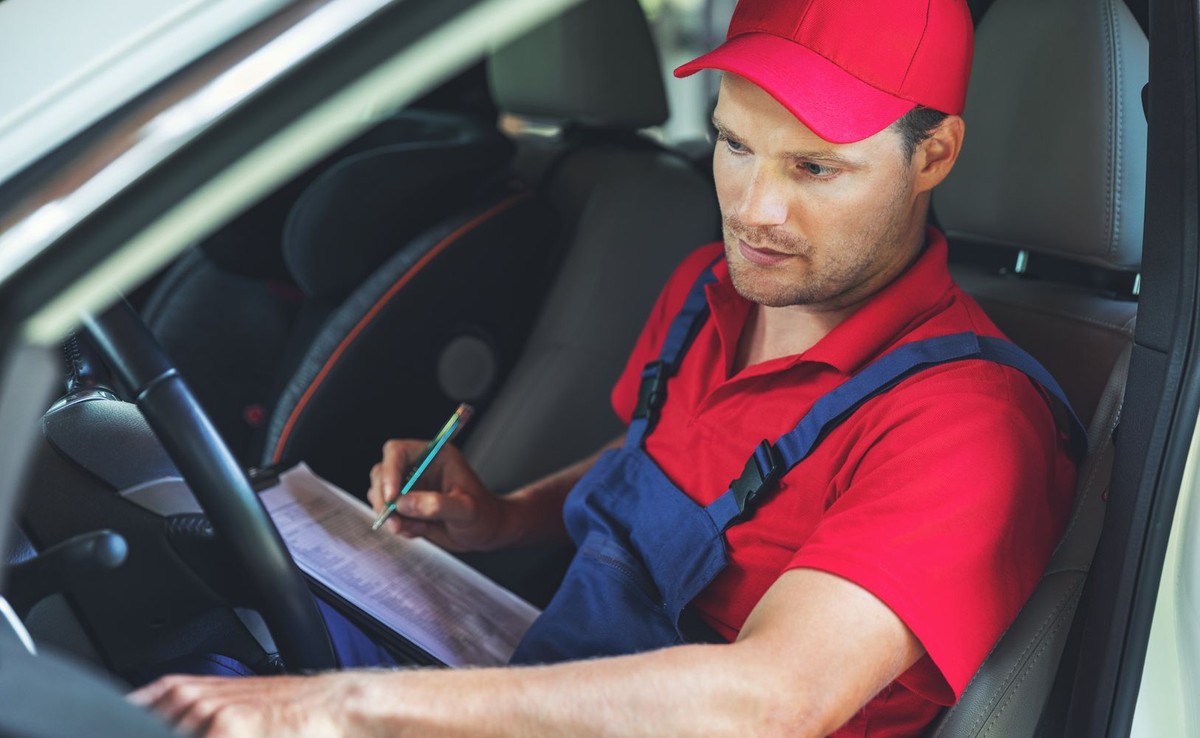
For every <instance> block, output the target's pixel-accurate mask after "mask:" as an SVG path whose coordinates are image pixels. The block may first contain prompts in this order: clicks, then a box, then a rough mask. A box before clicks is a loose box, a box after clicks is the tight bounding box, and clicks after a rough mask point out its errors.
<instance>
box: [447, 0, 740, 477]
mask: <svg viewBox="0 0 1200 738" xmlns="http://www.w3.org/2000/svg"><path fill="white" fill-rule="evenodd" d="M614 39H620V50H619V53H614V46H613V44H614ZM661 75H662V71H661V69H660V67H659V64H658V55H657V51H656V49H655V47H654V43H653V40H652V38H651V35H650V31H649V27H648V26H647V23H646V19H645V16H644V15H643V12H642V10H641V7H640V6H639V4H638V3H637V2H636V0H589V1H588V2H584V3H582V4H580V5H578V6H576V7H575V8H573V9H572V10H570V11H568V12H567V13H564V14H563V15H562V16H560V17H558V18H556V19H554V20H552V21H551V22H549V23H547V24H545V25H543V26H542V27H540V28H537V29H535V30H533V31H532V32H530V33H529V34H527V35H526V36H524V37H522V38H520V39H518V40H517V41H515V42H513V43H512V44H510V45H509V46H507V47H505V48H502V49H500V50H498V51H497V52H495V53H494V54H493V56H492V58H491V60H490V63H489V76H490V79H491V83H492V90H493V95H494V97H495V99H496V103H497V105H498V106H499V107H500V109H501V110H503V111H506V112H507V113H509V114H515V115H517V116H521V117H525V118H532V119H538V120H542V121H550V122H553V123H554V124H556V125H557V126H559V127H560V128H561V130H562V134H561V135H559V136H558V137H556V138H554V139H551V140H544V139H543V140H538V139H536V138H532V137H531V138H527V139H524V140H521V141H519V145H521V146H522V150H521V151H519V153H518V160H519V161H520V160H522V159H523V160H524V161H525V162H527V163H528V164H529V165H530V166H533V167H537V166H539V164H538V163H539V162H541V163H545V162H550V163H549V165H548V166H546V167H544V170H545V174H543V175H542V184H541V186H542V189H543V191H544V192H546V193H547V196H548V197H549V199H550V201H551V204H552V205H553V206H554V208H555V209H556V211H557V212H558V213H559V214H560V216H561V218H562V221H563V228H564V258H563V263H562V266H561V268H560V270H559V273H558V275H557V277H556V279H555V282H554V286H553V288H552V290H551V292H550V294H549V296H548V299H547V301H546V304H545V305H544V306H543V308H542V311H541V314H540V316H539V318H538V322H537V324H536V326H535V328H534V331H533V333H532V335H531V337H530V340H529V343H528V345H527V346H526V348H525V351H524V352H523V353H522V355H521V358H520V361H519V362H518V364H517V367H516V368H515V369H514V371H513V373H512V376H511V378H510V379H509V381H508V382H507V384H506V385H505V387H504V389H503V391H502V393H501V395H500V396H499V397H498V398H497V400H496V403H495V404H494V406H493V408H492V411H491V413H490V414H489V415H488V416H486V417H485V418H484V419H483V421H482V422H481V423H480V425H479V427H478V428H477V429H476V432H475V435H474V436H472V438H471V439H470V442H469V443H468V444H467V445H466V449H465V450H466V452H467V454H468V456H469V458H470V459H471V461H472V463H473V464H474V465H475V467H476V469H477V470H478V471H479V472H480V474H481V476H482V477H483V478H484V479H485V480H486V481H487V482H488V483H489V484H490V485H491V486H492V489H495V490H497V491H507V490H511V489H512V488H514V487H516V486H517V485H519V484H521V483H523V482H527V481H529V480H531V479H534V478H537V477H539V476H541V475H543V474H546V473H548V472H551V471H553V470H555V469H558V468H561V467H562V466H564V465H566V464H568V463H571V462H573V461H577V460H578V459H580V458H583V457H584V456H586V455H588V454H589V453H592V452H593V451H595V450H596V449H597V448H599V447H600V446H601V445H603V444H604V443H605V442H606V441H608V440H611V439H612V438H614V437H615V436H616V435H617V434H618V433H620V432H621V429H622V424H621V423H620V421H619V420H618V419H617V417H616V416H615V414H614V413H613V411H612V409H611V406H610V404H609V391H610V389H611V387H612V385H613V384H614V383H615V381H616V379H617V376H618V375H619V374H620V371H621V369H622V368H623V366H624V362H625V359H626V357H627V356H628V354H629V351H630V349H632V347H633V343H634V341H635V340H636V338H637V335H638V332H639V330H640V329H641V326H642V325H643V323H644V322H645V320H646V317H647V316H648V315H649V313H650V308H651V307H652V305H653V303H654V299H655V297H656V296H657V294H658V290H659V289H661V287H662V285H663V284H665V283H666V280H667V277H668V276H669V275H670V273H671V271H672V270H673V269H674V267H675V266H676V265H678V263H679V262H680V261H681V260H682V259H683V257H684V256H685V255H686V254H687V253H689V252H690V251H691V250H693V249H695V248H697V247H699V246H700V245H702V244H704V243H706V242H711V241H713V240H714V239H716V238H718V237H719V233H720V232H719V222H720V221H719V216H718V214H717V212H718V211H717V204H716V196H715V193H714V191H713V188H712V184H711V182H710V181H708V179H707V177H706V176H705V175H704V174H703V173H702V172H700V171H698V170H697V169H696V168H695V167H694V166H693V165H692V163H691V162H690V161H689V160H687V159H686V158H685V157H683V156H681V155H679V154H677V153H674V152H672V151H670V150H668V149H665V148H664V147H661V146H659V145H657V144H655V143H653V142H652V141H651V140H649V139H646V138H641V137H638V136H637V134H636V132H637V131H638V129H642V128H646V127H650V126H656V125H660V124H661V123H663V121H665V120H666V117H667V103H666V98H665V94H664V90H663V83H662V76H661Z"/></svg>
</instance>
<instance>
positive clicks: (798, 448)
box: [710, 333, 1087, 527]
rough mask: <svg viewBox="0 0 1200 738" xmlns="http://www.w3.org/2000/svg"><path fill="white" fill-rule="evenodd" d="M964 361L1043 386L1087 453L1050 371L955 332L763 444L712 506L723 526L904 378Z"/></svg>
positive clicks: (1075, 445) (818, 405) (897, 360)
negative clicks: (1014, 373)
mask: <svg viewBox="0 0 1200 738" xmlns="http://www.w3.org/2000/svg"><path fill="white" fill-rule="evenodd" d="M963 359H984V360H987V361H992V362H995V363H997V364H1002V365H1004V366H1009V367H1012V368H1013V369H1016V370H1018V371H1020V372H1022V373H1024V374H1025V375H1026V376H1028V377H1029V378H1030V379H1032V380H1033V381H1035V382H1037V383H1038V384H1039V385H1041V386H1042V387H1043V388H1044V389H1045V390H1046V391H1047V392H1048V393H1049V394H1050V395H1051V396H1052V397H1054V398H1055V399H1056V400H1057V401H1058V402H1059V403H1061V405H1062V406H1063V408H1064V409H1065V410H1066V415H1067V423H1068V425H1069V428H1068V429H1067V430H1068V432H1069V433H1070V451H1071V455H1072V456H1073V457H1074V458H1075V459H1076V461H1079V460H1081V459H1082V458H1083V457H1084V455H1085V454H1086V453H1087V431H1086V430H1084V427H1083V424H1082V423H1081V422H1080V421H1079V418H1078V417H1077V416H1076V415H1075V412H1074V411H1073V410H1072V409H1071V403H1070V401H1068V400H1067V396H1066V394H1065V393H1064V392H1063V390H1062V388H1061V387H1060V386H1059V385H1058V382H1056V381H1054V378H1053V377H1052V376H1051V375H1050V372H1048V371H1046V369H1045V367H1043V366H1042V365H1041V364H1039V363H1038V361H1037V359H1034V358H1033V357H1032V356H1030V355H1029V354H1028V353H1026V352H1025V351H1024V350H1022V349H1021V348H1019V347H1018V346H1017V345H1016V344H1014V343H1012V342H1010V341H1006V340H1004V339H1000V338H990V337H987V336H978V335H976V334H974V333H955V334H952V335H948V336H938V337H935V338H927V339H924V340H921V341H914V342H912V343H906V344H904V345H902V346H898V347H896V348H895V349H893V350H891V351H889V352H888V353H887V354H884V355H883V356H881V357H880V358H878V359H876V360H875V361H874V362H872V363H871V364H869V365H868V366H867V367H866V368H865V369H863V370H862V371H860V372H859V373H858V374H855V375H854V376H853V377H851V378H850V379H848V380H846V381H845V382H843V383H842V384H840V385H838V387H837V388H836V389H834V390H832V391H830V392H829V393H828V394H826V395H824V396H823V397H821V398H820V399H818V400H817V401H816V402H815V403H814V404H813V406H812V407H811V408H810V409H809V411H808V412H807V413H806V414H805V415H804V417H803V418H801V419H800V422H799V423H798V424H797V425H796V427H795V428H794V429H793V430H791V431H790V432H788V433H787V434H785V435H784V436H782V437H781V438H780V439H779V440H778V441H776V442H775V443H774V444H772V443H769V442H767V441H765V440H764V441H763V442H762V443H760V444H759V446H758V448H756V449H755V451H754V454H753V455H752V456H751V457H750V459H749V460H747V462H746V466H745V468H744V469H743V471H742V475H741V476H740V477H739V478H738V479H736V480H734V481H733V483H732V484H731V485H730V489H729V491H728V492H727V493H726V494H724V495H722V496H721V497H719V498H718V499H717V500H716V501H715V502H714V503H713V505H712V506H710V507H711V508H713V509H712V510H711V513H712V514H713V516H714V519H718V518H719V519H720V520H721V521H723V522H719V525H721V526H722V527H724V526H727V525H728V524H730V523H731V522H733V521H734V520H737V519H739V518H741V517H743V516H744V514H745V512H746V510H747V508H750V507H752V506H753V505H754V503H755V501H756V500H757V499H758V498H760V497H761V496H762V495H763V494H764V492H766V491H767V490H769V489H771V488H773V487H774V485H775V483H776V482H778V481H779V478H780V477H782V476H783V475H784V474H786V473H787V472H788V471H789V470H791V468H792V467H794V466H796V465H797V464H799V463H800V462H801V461H803V460H804V459H806V458H808V455H809V454H811V453H812V451H813V449H814V448H816V446H817V444H818V443H820V442H821V439H823V438H824V437H825V436H826V435H828V434H829V432H830V431H831V430H833V429H834V428H835V427H837V426H838V425H839V424H840V423H841V422H842V421H843V420H845V419H846V418H848V417H850V415H851V414H853V413H854V411H855V410H857V409H858V408H859V407H860V406H861V405H862V404H863V403H865V402H866V401H867V400H870V399H871V398H873V397H875V396H877V395H880V394H882V393H884V392H886V391H887V390H889V389H891V388H892V387H893V386H895V385H896V384H897V383H899V382H900V381H901V380H903V379H905V378H907V377H910V376H912V375H914V374H916V373H918V372H921V371H924V370H925V369H928V368H930V367H934V366H938V365H940V364H945V363H947V362H951V361H961V360H963Z"/></svg>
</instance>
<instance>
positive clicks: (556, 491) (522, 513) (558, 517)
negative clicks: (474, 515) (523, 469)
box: [497, 438, 623, 548]
mask: <svg viewBox="0 0 1200 738" xmlns="http://www.w3.org/2000/svg"><path fill="white" fill-rule="evenodd" d="M622 440H623V439H621V438H617V439H614V440H613V441H610V442H609V443H607V444H605V445H604V446H603V447H602V448H601V449H600V450H599V451H597V452H596V453H594V454H592V455H591V456H589V457H587V458H586V459H583V460H581V461H578V462H576V463H574V464H572V465H571V466H568V467H566V468H564V469H560V470H559V471H557V472H554V473H553V474H550V475H548V476H546V477H543V478H541V479H539V480H537V481H536V482H533V483H532V484H529V485H526V486H524V487H522V488H520V489H518V490H516V491H515V492H513V493H511V494H509V495H506V496H505V497H504V498H502V499H503V500H504V507H503V520H502V522H501V534H500V535H499V536H498V538H497V541H498V545H497V548H504V547H510V546H528V545H536V544H538V543H546V542H550V541H556V540H563V539H565V538H566V529H565V528H564V526H563V517H562V509H563V502H564V500H566V497H567V494H568V493H569V492H570V491H571V489H573V488H574V487H575V484H576V483H577V482H578V481H579V480H580V479H582V478H583V475H584V474H586V473H587V472H588V470H589V469H591V468H592V466H593V465H594V464H595V463H596V459H598V458H599V457H600V455H601V454H602V453H604V452H605V451H607V450H608V449H610V448H613V447H615V446H619V445H620V444H621V442H622Z"/></svg>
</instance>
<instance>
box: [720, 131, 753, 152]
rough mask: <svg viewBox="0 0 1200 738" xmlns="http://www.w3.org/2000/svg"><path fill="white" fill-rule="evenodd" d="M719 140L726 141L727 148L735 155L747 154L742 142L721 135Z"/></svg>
mask: <svg viewBox="0 0 1200 738" xmlns="http://www.w3.org/2000/svg"><path fill="white" fill-rule="evenodd" d="M717 140H718V141H724V142H725V146H726V147H728V148H729V150H730V151H732V152H733V153H735V154H744V153H745V152H746V147H745V146H744V145H742V142H741V141H735V140H733V139H732V138H730V137H729V136H726V135H724V134H720V135H718V136H717Z"/></svg>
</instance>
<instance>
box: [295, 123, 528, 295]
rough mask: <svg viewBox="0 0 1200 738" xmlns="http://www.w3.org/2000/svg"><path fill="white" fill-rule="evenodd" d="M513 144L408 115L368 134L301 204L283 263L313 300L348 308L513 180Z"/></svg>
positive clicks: (476, 128)
mask: <svg viewBox="0 0 1200 738" xmlns="http://www.w3.org/2000/svg"><path fill="white" fill-rule="evenodd" d="M513 150H514V149H513V145H512V143H511V142H510V141H509V140H508V139H507V138H505V137H504V136H503V135H501V134H500V133H499V132H498V131H496V129H495V128H494V127H490V126H485V125H482V124H480V123H478V122H477V121H473V120H470V119H467V118H463V117H461V116H454V115H451V114H445V113H433V112H422V111H406V112H404V113H402V114H399V115H397V116H396V117H394V118H392V119H390V120H388V121H386V122H385V123H383V124H381V125H380V126H378V127H377V128H376V129H375V130H373V131H371V132H370V134H368V135H366V136H363V137H362V138H361V139H359V141H357V142H356V145H355V146H354V148H353V149H347V150H344V151H343V152H341V156H339V157H337V158H336V159H334V161H333V162H332V163H331V164H330V165H329V166H328V167H327V168H325V169H324V171H322V172H321V173H320V174H319V175H318V176H317V177H316V178H315V179H314V180H313V181H312V182H311V184H309V185H308V186H307V188H306V189H305V190H304V192H303V193H301V195H300V196H299V197H298V198H297V199H296V202H295V204H294V205H292V208H291V211H290V212H289V213H288V217H287V221H286V224H285V226H284V232H283V258H284V262H285V263H286V264H287V267H288V270H289V272H290V273H291V276H292V279H293V280H295V282H296V284H297V285H298V286H299V287H300V288H301V289H302V290H303V291H304V292H305V294H307V295H308V296H309V297H311V298H315V299H319V300H326V301H333V302H338V301H340V300H342V299H344V298H345V297H346V295H348V294H349V293H350V291H351V290H353V289H354V288H356V287H357V286H358V285H359V284H360V283H361V282H362V281H363V280H364V279H366V277H367V276H368V275H369V274H370V273H371V272H372V271H374V270H375V268H376V267H378V266H379V265H380V264H381V263H383V261H384V260H386V259H387V258H388V257H389V256H391V255H392V254H393V253H395V252H396V251H397V250H399V249H400V248H401V247H402V246H403V245H404V244H405V243H407V242H408V241H409V240H411V239H412V238H414V237H415V236H416V235H417V234H419V233H421V232H422V231H424V230H425V229H426V228H428V227H429V226H430V225H432V224H434V223H436V222H438V221H439V220H441V219H443V218H446V217H448V216H449V215H451V214H452V213H453V212H456V211H458V210H460V209H462V208H466V207H469V206H470V205H471V204H472V201H473V200H474V199H475V198H477V197H479V196H481V195H482V193H484V192H487V191H490V190H492V189H494V188H495V186H496V184H497V182H498V181H499V180H504V179H507V178H508V176H509V174H508V161H509V159H510V158H511V156H512V154H513Z"/></svg>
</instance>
